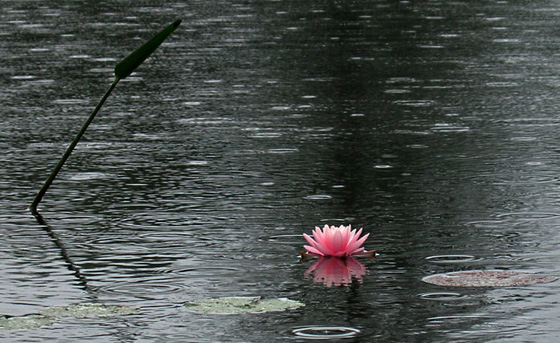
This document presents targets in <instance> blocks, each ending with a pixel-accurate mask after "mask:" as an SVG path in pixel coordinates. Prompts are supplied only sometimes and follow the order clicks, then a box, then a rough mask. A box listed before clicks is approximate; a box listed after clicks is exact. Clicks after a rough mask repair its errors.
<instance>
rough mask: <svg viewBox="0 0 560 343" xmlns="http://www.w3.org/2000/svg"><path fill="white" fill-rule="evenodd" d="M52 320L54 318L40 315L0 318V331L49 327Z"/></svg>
mask: <svg viewBox="0 0 560 343" xmlns="http://www.w3.org/2000/svg"><path fill="white" fill-rule="evenodd" d="M54 320H55V319H54V318H50V317H47V316H43V315H40V314H31V315H27V316H19V317H7V316H0V330H26V329H36V328H40V327H41V326H47V325H51V324H52V323H53V322H54Z"/></svg>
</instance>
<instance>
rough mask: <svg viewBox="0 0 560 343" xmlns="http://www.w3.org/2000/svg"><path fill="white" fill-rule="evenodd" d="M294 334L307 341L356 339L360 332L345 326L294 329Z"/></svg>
mask: <svg viewBox="0 0 560 343" xmlns="http://www.w3.org/2000/svg"><path fill="white" fill-rule="evenodd" d="M292 333H293V334H294V335H296V336H298V337H301V338H305V339H339V338H352V337H356V336H357V335H359V334H360V330H358V329H355V328H351V327H345V326H306V327H300V328H297V329H293V330H292Z"/></svg>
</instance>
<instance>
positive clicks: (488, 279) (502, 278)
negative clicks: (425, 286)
mask: <svg viewBox="0 0 560 343" xmlns="http://www.w3.org/2000/svg"><path fill="white" fill-rule="evenodd" d="M556 279H557V278H556V277H554V276H548V275H538V274H532V273H526V272H521V271H513V270H471V271H461V272H452V273H444V274H436V275H430V276H426V277H425V278H423V279H422V281H424V282H427V283H431V284H434V285H438V286H451V287H514V286H529V285H535V284H540V283H549V282H552V281H555V280H556Z"/></svg>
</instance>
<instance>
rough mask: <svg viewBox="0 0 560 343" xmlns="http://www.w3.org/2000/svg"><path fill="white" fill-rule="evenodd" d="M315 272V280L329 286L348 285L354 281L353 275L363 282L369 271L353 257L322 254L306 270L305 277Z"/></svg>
mask: <svg viewBox="0 0 560 343" xmlns="http://www.w3.org/2000/svg"><path fill="white" fill-rule="evenodd" d="M311 273H313V282H317V283H319V282H320V283H323V284H325V286H327V287H331V286H332V285H335V286H348V285H350V284H351V283H352V277H354V278H355V279H356V280H358V282H360V283H361V282H362V278H363V276H364V275H365V274H366V273H367V269H366V267H365V266H364V265H363V264H361V263H360V262H358V261H357V260H356V259H355V258H353V257H350V256H349V257H345V258H340V257H332V256H327V257H325V256H321V257H320V258H319V260H317V261H316V262H315V263H313V264H312V265H311V266H310V267H309V268H307V270H306V271H305V274H304V275H305V278H308V277H309V275H310V274H311Z"/></svg>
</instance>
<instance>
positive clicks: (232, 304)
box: [185, 297, 305, 314]
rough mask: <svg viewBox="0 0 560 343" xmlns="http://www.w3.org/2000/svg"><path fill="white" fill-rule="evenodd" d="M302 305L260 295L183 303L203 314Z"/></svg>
mask: <svg viewBox="0 0 560 343" xmlns="http://www.w3.org/2000/svg"><path fill="white" fill-rule="evenodd" d="M302 306H305V304H304V303H301V302H299V301H295V300H291V299H288V298H276V299H262V298H261V297H224V298H217V299H204V300H201V301H198V302H188V303H185V307H186V308H187V309H188V310H190V311H193V312H197V313H204V314H241V313H265V312H280V311H287V310H293V309H296V308H298V307H302Z"/></svg>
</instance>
